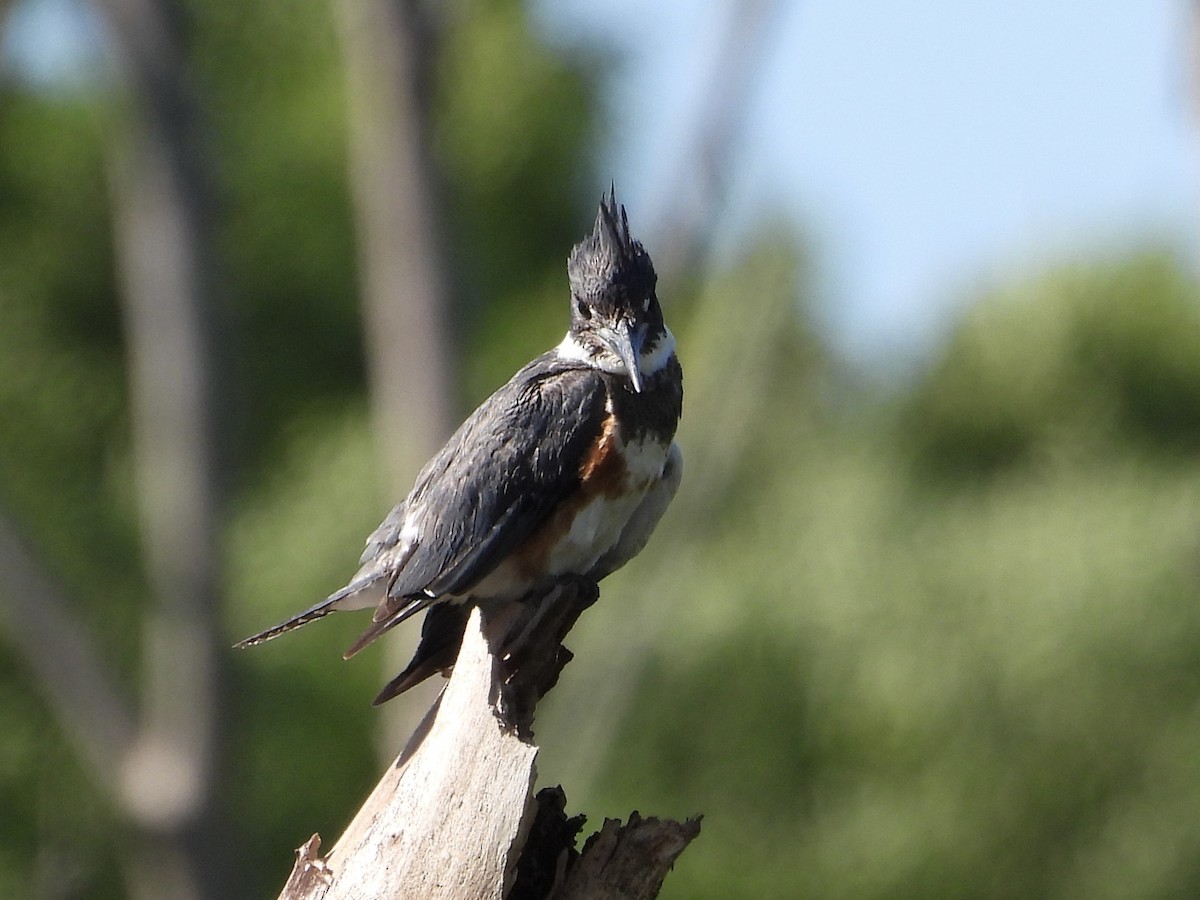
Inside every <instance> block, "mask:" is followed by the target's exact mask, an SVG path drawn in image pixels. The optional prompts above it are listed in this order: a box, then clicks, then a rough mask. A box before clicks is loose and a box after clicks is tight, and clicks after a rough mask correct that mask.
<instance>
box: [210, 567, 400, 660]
mask: <svg viewBox="0 0 1200 900" xmlns="http://www.w3.org/2000/svg"><path fill="white" fill-rule="evenodd" d="M378 580H379V579H378V578H364V579H360V580H358V581H352V582H351V583H350V584H348V585H346V586H345V587H344V588H342V589H340V590H337V591H334V592H333V593H332V594H330V595H329V596H328V597H326V598H325V599H324V600H322V601H321V602H320V603H318V604H316V605H315V606H310V607H309V608H308V609H306V610H304V612H302V613H297V614H296V615H294V616H292V617H291V618H290V619H288V620H287V621H284V622H280V623H279V624H278V625H273V626H271V627H270V628H268V629H267V630H266V631H260V632H259V633H258V634H253V635H251V636H250V637H248V638H245V639H243V640H240V641H238V642H237V643H236V644H234V645H233V646H234V647H237V648H239V649H241V648H243V647H255V646H257V645H258V644H265V643H266V642H267V641H269V640H272V639H274V638H277V637H279V636H280V635H281V634H286V633H287V632H289V631H293V630H295V629H297V628H299V627H300V626H301V625H307V624H308V623H309V622H315V621H316V620H317V619H320V618H323V617H325V616H327V615H329V614H330V613H331V612H336V611H337V610H339V609H362V608H363V607H364V606H371V605H373V604H374V603H375V600H374V598H369V599H367V600H365V601H364V599H363V598H362V597H360V595H361V594H362V593H363V592H364V591H366V590H367V588H369V587H371V586H372V585H373V584H375V583H376V582H377V581H378Z"/></svg>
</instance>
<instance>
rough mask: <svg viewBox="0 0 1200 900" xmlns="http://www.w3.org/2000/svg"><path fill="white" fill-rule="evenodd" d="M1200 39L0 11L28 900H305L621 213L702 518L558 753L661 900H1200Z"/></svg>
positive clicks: (7, 470) (368, 13)
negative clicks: (398, 579)
mask: <svg viewBox="0 0 1200 900" xmlns="http://www.w3.org/2000/svg"><path fill="white" fill-rule="evenodd" d="M1197 12H1198V11H1197V8H1196V7H1195V6H1194V5H1193V4H1192V3H1190V2H1188V0H1124V2H1114V3H1106V4H1095V3H1084V2H1082V0H1050V2H1046V0H1043V2H1038V3H1034V2H1032V0H1018V2H1008V3H975V4H962V3H954V2H951V0H910V2H907V3H882V2H868V3H859V4H846V3H838V2H836V0H809V2H793V3H788V2H782V0H780V2H774V0H727V2H724V3H721V4H705V3H701V2H698V0H676V2H673V3H664V4H638V3H634V2H632V0H619V2H614V3H610V4H591V3H586V2H584V0H570V2H566V3H550V2H545V0H542V2H536V3H520V2H516V0H496V2H491V3H483V2H470V0H458V2H449V3H411V4H410V3H402V2H395V0H392V2H384V0H334V2H332V3H321V2H299V0H274V2H271V3H261V2H247V0H186V2H185V0H95V2H93V3H85V2H83V0H0V897H13V898H18V897H20V898H25V897H30V898H85V897H86V898H118V897H132V898H197V900H199V898H216V897H222V898H224V897H268V896H274V895H275V893H276V892H277V891H278V889H279V887H280V886H281V884H282V882H283V879H284V878H285V877H286V874H287V872H288V871H289V870H290V868H291V864H292V853H291V851H292V849H293V848H294V847H296V846H298V845H299V844H300V843H302V842H303V841H304V840H305V839H307V837H308V836H309V835H310V834H311V833H312V832H313V831H319V832H320V833H321V834H322V835H323V836H324V838H325V839H326V846H327V847H328V846H330V845H331V843H332V841H333V840H334V839H335V838H336V837H337V835H338V834H339V833H340V831H341V829H342V827H343V826H344V825H345V823H346V822H347V821H348V819H349V817H350V815H351V814H352V813H353V811H354V810H355V809H356V808H357V806H358V805H359V803H360V802H361V800H362V798H363V797H364V795H365V792H366V791H367V790H368V789H369V787H370V786H371V785H372V784H374V782H375V780H376V778H377V776H378V774H379V771H380V769H381V766H382V765H383V764H384V762H383V761H384V760H389V759H391V758H392V757H393V756H394V755H395V753H396V752H397V750H398V749H399V747H400V742H401V741H402V739H403V735H404V734H405V733H406V732H407V730H408V729H410V728H411V726H412V723H413V722H414V721H415V720H416V718H417V717H419V716H420V715H421V714H422V713H423V712H424V710H425V708H426V706H427V704H428V702H429V696H430V695H429V694H426V695H422V696H406V697H405V698H402V699H400V700H397V701H394V702H393V703H391V704H388V707H387V708H385V709H384V710H373V709H372V708H371V707H370V705H369V701H370V698H371V697H372V696H373V695H374V692H375V691H376V690H377V688H378V686H379V685H381V684H382V683H383V681H384V680H386V678H388V677H390V675H391V674H393V673H394V671H395V668H396V667H397V666H398V665H399V664H400V663H401V662H402V661H403V659H406V658H407V653H408V651H409V650H410V649H411V645H412V643H413V642H414V641H415V637H416V627H415V625H414V626H411V627H409V628H408V629H407V630H400V632H399V633H397V634H395V635H394V636H393V637H392V638H391V641H390V644H391V645H392V646H390V647H388V648H379V647H376V648H372V650H371V651H370V652H367V653H364V654H362V655H361V656H358V657H356V658H355V659H353V660H352V661H350V662H343V661H342V660H341V659H340V653H341V651H342V649H344V647H345V646H346V645H347V644H348V643H349V642H350V640H351V639H352V637H353V636H354V635H355V634H357V632H358V631H359V630H360V626H361V621H360V620H359V619H358V618H356V617H355V616H335V617H333V618H332V619H329V620H326V621H325V622H323V623H322V624H321V625H319V626H315V627H313V628H310V629H304V630H303V631H301V632H299V633H297V634H295V635H293V636H289V637H288V638H287V639H286V640H283V641H279V642H276V643H272V644H270V645H268V646H266V647H262V648H259V649H256V650H254V651H246V652H236V653H235V652H234V651H232V650H231V649H229V648H230V645H231V644H232V643H233V642H234V641H235V640H237V639H238V638H241V637H244V636H245V635H247V634H250V633H252V632H254V631H257V630H259V629H260V628H262V627H265V626H266V625H268V624H271V623H273V622H275V621H277V620H279V619H280V618H282V617H284V616H286V615H288V614H290V613H292V612H295V611H297V610H299V609H301V608H303V607H305V606H308V605H309V604H310V603H312V602H314V601H315V600H316V599H318V598H320V597H323V596H324V595H325V594H326V593H327V592H329V591H330V590H332V589H333V588H335V587H337V586H339V585H340V584H342V583H343V582H344V580H345V578H346V577H347V576H348V575H349V574H350V572H351V571H352V570H353V568H354V563H355V560H356V559H357V556H358V553H359V552H360V550H361V547H362V541H363V539H364V537H365V535H366V534H367V533H368V531H369V530H370V529H371V528H372V527H373V526H374V525H375V524H376V523H377V522H378V521H379V519H380V518H381V517H382V516H383V514H384V513H385V512H386V510H387V509H388V508H389V507H390V506H391V505H392V504H393V503H394V502H396V500H398V499H399V498H400V497H401V496H403V494H404V493H405V491H406V488H407V486H408V484H409V483H410V481H411V478H412V476H413V475H414V474H415V472H416V470H417V468H418V467H419V466H420V464H421V463H422V462H423V461H424V459H425V458H426V457H427V455H428V454H429V453H430V452H431V451H432V450H433V449H435V448H436V447H437V446H438V445H439V444H440V443H441V441H442V440H443V439H444V438H445V436H446V435H447V434H448V433H449V431H450V430H451V429H452V428H453V427H454V425H455V424H457V422H458V421H459V420H460V418H461V417H462V416H463V415H464V414H465V413H466V412H467V411H469V410H470V409H471V408H472V407H473V406H474V405H475V404H476V403H478V402H479V401H481V400H482V399H483V398H484V397H485V396H487V394H488V393H489V392H490V391H491V390H492V389H494V388H495V387H496V386H497V385H499V384H500V383H501V382H502V381H503V380H504V379H506V378H507V377H508V376H509V375H510V374H511V373H512V372H513V371H515V369H516V368H517V367H518V366H520V365H521V364H522V363H523V362H525V361H526V360H527V359H529V358H530V357H532V356H533V355H535V354H536V353H538V352H541V351H542V350H544V349H546V348H548V347H550V346H552V345H553V344H555V343H556V342H557V341H558V339H559V338H560V337H561V334H562V332H563V331H564V330H565V327H566V318H567V317H566V309H567V305H566V299H567V294H566V280H565V273H564V261H565V258H566V255H567V253H568V252H569V250H570V248H571V246H572V244H573V243H574V242H575V241H577V240H579V239H580V238H581V237H582V236H583V235H584V234H585V233H586V230H587V229H588V228H589V227H590V223H591V221H592V218H593V216H594V214H595V208H596V204H597V202H598V200H599V197H600V194H601V192H602V191H604V190H605V189H607V187H608V186H609V184H610V182H613V181H615V183H616V186H617V191H618V195H619V197H620V199H621V200H623V202H624V203H625V204H626V206H627V208H628V211H629V217H630V220H631V223H632V226H633V229H634V232H635V234H636V235H637V236H639V237H640V238H641V239H642V240H643V242H644V243H645V244H646V246H647V248H648V249H649V250H650V252H651V254H652V255H653V257H654V259H655V262H656V265H657V267H658V271H659V273H660V281H659V294H660V297H661V298H662V301H663V306H664V309H665V311H666V314H667V318H668V321H669V322H670V324H671V327H672V329H673V330H674V332H675V333H676V335H677V337H678V338H679V345H680V355H681V358H682V361H683V364H684V368H685V372H686V377H687V395H686V404H685V415H684V423H683V425H682V429H681V432H680V441H681V443H682V445H683V448H684V455H685V458H686V460H687V464H686V474H685V479H684V485H683V488H682V490H681V492H680V495H679V496H678V498H677V499H676V501H675V504H674V506H673V507H672V509H671V511H670V513H669V514H668V515H667V517H666V519H665V520H664V522H663V524H662V526H661V527H660V529H659V532H658V534H657V535H656V536H655V539H654V541H653V542H652V544H651V546H650V548H649V549H648V550H647V552H646V553H645V554H643V556H642V557H640V558H639V559H638V560H637V561H636V562H635V563H633V564H631V565H630V566H628V567H627V568H626V569H625V570H623V571H622V572H620V573H618V574H617V575H616V576H614V577H613V578H611V579H610V580H609V581H608V582H606V583H605V586H604V591H603V598H602V601H601V602H600V603H599V604H597V605H596V606H595V607H593V609H592V610H590V611H589V612H588V614H587V615H586V616H585V617H584V618H583V620H582V621H581V623H580V625H579V626H578V627H577V628H576V630H575V631H574V632H573V635H572V638H571V640H570V642H569V643H570V645H571V647H572V649H573V650H574V651H575V653H576V659H575V661H574V662H573V663H572V664H571V665H570V666H569V667H568V669H567V670H566V672H565V673H564V677H563V679H562V682H561V683H560V685H559V687H558V688H557V689H556V690H555V692H554V693H553V694H552V695H551V696H550V697H549V698H548V700H547V702H546V703H545V704H544V705H543V709H542V712H541V715H540V717H539V727H538V735H537V736H538V741H539V743H540V745H541V746H542V754H541V757H540V759H539V771H540V779H541V782H542V783H543V784H547V785H552V784H557V783H561V784H563V786H564V787H565V789H566V792H567V795H568V800H569V809H570V811H571V812H584V813H587V814H588V816H589V818H590V827H589V829H588V830H589V831H590V830H591V828H592V827H598V826H599V824H600V822H601V820H602V818H603V817H604V816H617V817H622V818H623V817H625V816H626V815H628V813H629V811H630V810H631V809H635V808H636V809H638V810H640V811H641V812H642V813H643V814H647V815H651V814H653V815H662V816H673V817H683V816H688V815H693V814H696V813H703V814H704V816H705V819H704V831H703V834H702V835H701V837H700V839H699V840H698V841H697V842H696V843H695V844H693V845H692V847H691V848H690V849H689V850H688V851H687V852H686V853H685V855H684V856H683V857H682V858H681V860H680V863H679V865H678V866H677V869H676V871H675V872H674V873H673V874H672V875H671V877H670V878H669V879H668V881H667V883H666V887H665V890H664V892H663V896H664V897H672V898H728V897H754V898H760V897H780V898H790V897H848V898H894V897H1033V896H1036V897H1062V898H1069V897H1079V898H1083V897H1086V898H1105V897H1113V898H1131V897H1139V898H1140V897H1146V898H1151V897H1185V896H1197V895H1200V552H1198V551H1200V291H1198V284H1197V259H1198V255H1200V254H1198V252H1197V251H1198V249H1200V178H1198V175H1197V173H1198V172H1200V132H1198V130H1197V118H1198V115H1200V78H1198V77H1197V73H1198V71H1200V68H1198V67H1197V59H1196V52H1197V48H1200V28H1198V25H1197V22H1198V19H1197Z"/></svg>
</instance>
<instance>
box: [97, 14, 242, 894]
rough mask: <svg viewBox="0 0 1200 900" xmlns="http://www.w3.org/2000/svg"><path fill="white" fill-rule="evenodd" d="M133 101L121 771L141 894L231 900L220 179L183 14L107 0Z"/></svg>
mask: <svg viewBox="0 0 1200 900" xmlns="http://www.w3.org/2000/svg"><path fill="white" fill-rule="evenodd" d="M97 5H98V7H99V9H100V10H101V12H102V13H103V14H104V15H105V16H106V18H107V21H108V24H109V26H110V30H111V34H112V35H113V36H114V38H115V43H116V46H117V48H118V51H119V56H120V59H121V62H122V65H123V68H124V73H125V76H126V79H127V82H128V86H129V88H130V92H131V95H132V98H133V102H134V110H133V114H132V115H131V116H130V117H129V119H130V123H129V127H128V129H127V130H126V131H125V132H124V133H123V134H120V135H118V136H117V138H116V140H115V142H114V143H115V146H114V148H113V157H114V159H113V165H112V183H113V190H112V193H113V206H114V210H115V237H116V240H115V244H116V251H117V258H118V272H119V277H120V281H121V297H122V304H123V318H124V324H125V333H126V345H127V353H128V365H129V378H130V392H131V399H132V410H133V422H132V426H133V439H134V457H135V464H136V475H137V488H138V499H139V519H140V524H141V533H142V545H143V549H144V553H145V560H146V566H147V569H148V574H149V577H150V581H151V585H152V587H153V589H154V592H155V597H156V602H155V604H154V605H153V606H152V607H151V608H150V609H148V610H147V612H146V617H145V620H144V627H145V632H144V644H143V657H142V692H141V716H140V720H141V721H140V728H139V731H138V734H137V736H136V738H135V740H134V742H133V746H132V747H131V749H130V752H129V753H128V755H127V757H126V759H125V760H124V763H123V770H122V772H121V777H122V781H121V799H122V801H123V802H122V805H123V808H124V810H125V811H126V813H127V814H128V815H129V816H130V818H131V819H132V820H133V822H134V823H135V824H136V825H137V826H138V829H139V832H140V834H141V836H142V843H141V845H140V847H139V848H138V849H136V850H134V851H133V852H132V854H131V857H132V858H131V860H130V866H129V878H130V888H131V894H133V895H135V896H139V897H145V898H151V897H154V898H164V897H188V898H190V897H224V896H229V893H228V891H227V890H226V887H227V884H226V879H225V878H224V872H225V868H226V866H227V865H228V858H229V857H228V855H227V854H225V853H222V852H221V848H220V844H221V842H222V838H221V831H220V828H219V822H218V817H217V815H216V791H215V788H216V774H217V771H218V764H217V763H218V760H217V754H218V748H219V747H220V743H221V742H220V740H219V732H220V724H221V722H220V720H221V715H220V713H221V710H220V696H221V695H220V692H219V690H218V684H219V674H220V673H219V668H220V665H219V661H220V652H219V650H218V647H217V639H218V634H219V626H218V612H219V606H220V550H219V541H220V506H221V503H220V495H221V491H220V489H219V485H218V464H217V433H218V427H217V422H216V418H217V416H216V402H215V386H214V380H215V372H216V368H217V367H216V364H215V361H214V352H215V346H216V342H215V335H214V331H215V328H216V322H215V319H216V317H217V304H216V303H215V300H214V294H215V280H216V279H215V276H214V272H215V252H214V239H213V222H212V218H213V215H212V213H213V208H212V207H213V195H214V189H213V182H212V178H211V177H210V173H209V171H208V168H207V166H208V160H207V157H206V155H205V150H206V142H205V140H204V135H203V133H202V128H201V125H200V112H199V106H200V104H199V102H198V99H197V97H196V95H195V93H194V91H193V90H192V87H191V85H190V84H189V82H188V77H187V71H186V70H187V58H186V49H185V40H184V29H183V24H184V23H183V10H182V8H181V7H180V6H178V5H177V4H175V3H172V2H169V0H98V3H97Z"/></svg>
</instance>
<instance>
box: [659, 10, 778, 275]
mask: <svg viewBox="0 0 1200 900" xmlns="http://www.w3.org/2000/svg"><path fill="white" fill-rule="evenodd" d="M783 6H784V4H783V3H782V2H781V0H730V2H729V3H728V9H727V14H726V25H725V29H724V31H723V33H722V40H721V45H720V47H719V48H718V50H717V52H716V53H715V54H713V57H712V64H711V66H710V67H709V73H708V88H707V89H706V90H705V91H703V92H702V94H701V96H703V97H705V98H706V102H705V104H704V107H703V110H702V112H701V117H700V119H699V121H698V122H697V123H696V125H695V127H694V129H693V131H692V136H691V138H690V140H689V142H688V143H687V144H686V145H685V146H684V148H683V149H682V151H681V153H680V158H681V161H680V164H679V165H677V166H675V167H674V168H673V169H672V172H673V178H672V179H671V180H670V181H669V182H668V183H667V185H666V187H665V188H664V191H663V195H664V197H665V198H666V199H665V200H664V201H663V202H664V203H665V204H666V209H665V211H664V212H663V213H662V214H660V215H659V217H658V219H659V223H660V226H659V228H658V229H656V231H657V234H656V236H655V240H654V262H655V268H656V269H657V270H658V272H659V275H660V276H661V277H662V278H663V279H664V280H665V281H669V282H673V283H679V282H680V280H681V276H683V275H684V273H686V272H688V271H690V270H691V269H692V267H693V266H694V265H695V264H697V263H700V264H701V267H702V264H703V262H704V260H706V259H707V257H708V252H707V251H708V244H709V242H710V241H711V240H712V235H713V226H712V223H713V222H715V221H717V219H718V215H717V213H718V211H719V210H720V209H721V208H722V207H723V206H724V204H725V198H726V193H727V192H728V187H729V185H728V176H729V171H730V162H731V158H732V156H733V151H734V148H735V146H736V144H737V141H738V138H739V137H740V136H741V134H742V131H743V128H742V124H743V120H744V119H745V115H746V110H747V109H748V108H749V106H750V98H751V97H752V96H753V94H754V89H755V87H756V85H757V79H758V77H759V76H760V75H761V73H762V67H763V62H764V61H766V60H767V59H768V58H769V57H768V54H767V53H766V52H765V46H766V44H767V42H768V41H769V40H770V39H771V37H772V36H773V34H774V30H773V29H772V28H771V24H772V23H773V22H774V21H775V19H776V17H777V16H778V14H779V13H780V11H781V10H782V8H783ZM667 223H669V224H667Z"/></svg>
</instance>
